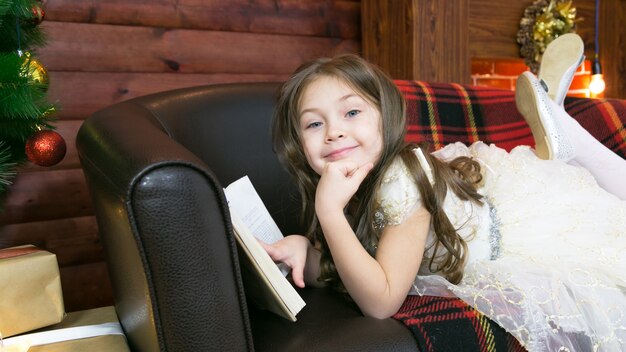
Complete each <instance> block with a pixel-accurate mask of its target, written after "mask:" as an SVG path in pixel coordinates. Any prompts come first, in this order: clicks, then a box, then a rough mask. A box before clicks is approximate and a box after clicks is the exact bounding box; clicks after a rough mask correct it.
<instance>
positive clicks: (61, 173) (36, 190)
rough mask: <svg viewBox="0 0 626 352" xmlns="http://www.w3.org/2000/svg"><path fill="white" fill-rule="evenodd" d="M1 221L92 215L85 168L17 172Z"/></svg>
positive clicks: (13, 222) (11, 222) (5, 222)
mask: <svg viewBox="0 0 626 352" xmlns="http://www.w3.org/2000/svg"><path fill="white" fill-rule="evenodd" d="M4 206H5V209H4V212H3V213H2V214H0V225H8V224H21V223H28V222H33V221H45V220H56V219H65V218H73V217H78V216H88V215H93V208H92V206H91V200H90V199H89V192H88V190H87V184H86V182H85V177H84V175H83V171H82V169H68V170H53V171H41V172H22V173H18V175H17V177H16V178H15V180H14V182H13V184H12V185H11V187H10V188H9V190H8V192H7V199H6V201H5V203H4Z"/></svg>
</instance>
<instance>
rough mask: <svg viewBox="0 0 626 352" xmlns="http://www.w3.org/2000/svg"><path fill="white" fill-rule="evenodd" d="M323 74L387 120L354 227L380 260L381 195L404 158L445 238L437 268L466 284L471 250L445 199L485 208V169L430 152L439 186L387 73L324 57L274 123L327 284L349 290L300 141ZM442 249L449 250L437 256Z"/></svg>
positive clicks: (286, 95) (294, 85) (286, 98)
mask: <svg viewBox="0 0 626 352" xmlns="http://www.w3.org/2000/svg"><path fill="white" fill-rule="evenodd" d="M319 77H334V78H337V79H339V80H341V81H342V82H344V83H346V84H348V85H349V86H350V87H351V88H352V89H353V90H354V91H355V92H356V93H357V94H359V95H360V96H361V97H362V98H363V99H365V100H367V101H368V102H369V103H370V104H372V105H373V106H374V107H376V108H377V109H378V111H379V112H380V115H381V118H382V138H383V149H382V152H381V155H380V158H379V160H378V162H377V163H376V165H374V168H373V169H372V171H370V173H369V174H368V176H367V177H366V178H365V180H364V181H363V182H362V184H361V186H360V187H359V189H358V191H357V192H356V193H355V195H354V196H353V197H352V200H351V201H350V203H349V204H348V209H349V211H348V215H349V218H350V224H351V226H352V228H353V229H354V230H355V233H356V235H357V238H358V239H359V241H360V242H361V244H362V245H363V247H364V248H365V249H366V250H367V251H368V252H369V253H370V255H372V256H374V255H375V252H376V246H377V245H378V240H379V238H380V235H381V232H382V230H381V228H380V227H378V226H375V225H374V214H375V213H376V211H377V210H378V209H377V208H378V206H377V199H376V192H375V190H377V189H378V188H379V187H380V184H381V181H382V179H383V176H384V175H385V172H386V171H387V169H388V168H389V166H390V165H391V164H392V162H393V161H394V160H395V159H396V157H401V158H402V160H403V161H404V163H405V164H406V165H407V167H408V169H409V171H410V172H411V174H412V175H414V177H415V183H416V185H417V188H418V190H419V193H420V196H421V201H422V203H423V205H424V207H425V208H426V210H427V211H428V212H429V213H430V214H431V216H432V223H433V228H434V231H435V234H436V236H437V241H436V243H435V245H434V254H433V256H432V258H431V262H430V269H431V271H433V272H436V271H441V272H443V273H444V275H446V277H447V278H448V280H450V281H451V282H453V283H458V282H459V281H460V280H461V278H462V273H463V266H464V264H465V258H466V252H467V245H466V243H465V241H464V240H463V238H461V236H459V234H458V233H457V229H455V228H454V226H453V225H452V223H451V222H450V220H449V219H448V217H447V216H446V214H445V213H444V211H443V201H444V199H445V196H446V192H447V190H448V187H449V188H450V189H451V190H452V191H453V192H454V193H455V194H457V196H458V197H459V198H461V199H463V200H471V201H475V202H478V203H479V202H480V198H481V196H480V195H479V194H478V193H477V192H476V188H475V185H476V184H477V183H478V182H480V180H481V176H480V165H479V164H478V163H477V162H476V161H474V160H472V159H470V158H467V157H460V158H457V159H455V160H453V161H451V162H450V163H449V164H448V163H445V162H442V161H440V160H438V159H437V158H434V157H431V156H430V154H429V153H424V154H425V156H426V158H427V160H428V162H429V164H430V165H431V167H432V170H433V174H434V177H435V179H436V180H437V182H435V184H434V186H431V184H430V182H429V181H428V178H427V176H426V174H425V172H424V171H423V170H422V168H421V166H420V165H419V163H418V162H417V161H416V158H415V155H414V154H413V151H412V150H413V149H414V148H415V145H409V144H407V143H406V142H405V134H406V105H405V102H404V98H403V96H402V94H401V93H400V91H399V89H398V88H397V86H396V85H395V84H394V83H393V81H392V80H391V79H390V78H389V77H388V76H387V75H386V74H385V73H384V72H383V71H381V70H380V69H378V68H377V67H376V66H374V65H372V64H370V63H368V62H367V61H365V60H364V59H362V58H360V57H358V56H356V55H352V54H344V55H340V56H337V57H334V58H321V59H317V60H314V61H311V62H308V63H305V64H304V65H302V66H300V67H299V68H298V69H297V70H296V71H295V72H294V74H293V75H292V76H291V78H290V79H289V80H288V81H287V82H285V83H284V84H283V86H282V88H281V91H280V95H279V97H278V101H277V105H276V110H275V115H274V120H273V126H272V129H273V130H272V135H273V147H274V151H275V152H276V153H277V154H278V157H279V158H280V160H281V162H282V163H283V165H284V166H285V167H286V168H287V170H288V171H289V172H290V173H291V175H292V176H293V177H294V178H295V180H296V183H297V185H298V189H299V191H300V194H301V197H302V217H303V219H304V220H305V221H307V223H306V225H307V233H306V234H307V237H309V239H311V240H313V241H314V242H317V243H319V244H320V246H321V253H322V256H321V262H320V268H321V276H320V278H319V279H320V280H323V281H326V282H328V283H330V284H332V285H334V286H336V287H339V288H342V287H343V286H342V285H341V281H340V279H339V275H338V274H337V270H336V268H335V265H334V262H333V259H332V254H331V253H330V250H329V248H328V245H327V244H326V240H325V238H324V235H323V233H322V231H321V228H320V226H319V221H318V219H317V216H316V214H315V204H314V203H315V190H316V187H317V183H318V181H319V175H318V174H317V173H316V172H315V171H313V169H312V168H311V167H310V166H309V164H308V162H307V159H306V156H305V154H304V150H303V148H302V144H301V142H300V129H299V126H300V121H299V116H300V114H299V111H300V102H301V99H302V95H303V93H304V91H305V89H306V87H307V86H308V85H309V84H310V83H311V82H313V81H315V80H316V79H317V78H319ZM422 147H423V148H424V146H422ZM424 151H427V150H426V149H424ZM357 214H358V215H357ZM440 246H443V247H444V248H445V249H446V250H447V252H446V253H444V254H443V255H441V256H437V255H436V254H437V251H438V249H439V247H440ZM435 258H437V260H435Z"/></svg>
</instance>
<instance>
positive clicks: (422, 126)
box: [395, 80, 626, 159]
mask: <svg viewBox="0 0 626 352" xmlns="http://www.w3.org/2000/svg"><path fill="white" fill-rule="evenodd" d="M395 82H396V84H397V86H398V87H399V88H400V91H401V92H402V93H403V94H404V96H405V99H406V102H407V119H408V129H407V140H408V141H411V142H428V143H429V144H431V146H432V147H433V148H434V149H439V148H441V147H443V146H444V145H446V144H449V143H453V142H457V141H458V142H463V143H466V144H471V143H473V142H476V141H479V140H480V141H483V142H485V143H494V144H496V145H497V146H499V147H500V148H503V149H506V150H511V149H513V147H515V146H517V145H530V146H534V140H533V137H532V133H531V132H530V128H529V127H528V125H527V124H526V122H525V121H524V118H523V117H522V115H520V113H519V112H518V111H517V108H516V107H515V93H514V92H511V91H508V90H502V89H496V88H488V87H477V86H469V85H461V84H455V83H429V82H423V81H409V80H397V81H395ZM565 109H566V110H567V112H568V113H569V114H570V115H572V116H573V117H574V118H575V119H576V120H578V122H579V123H580V124H581V125H582V126H583V127H585V129H587V130H588V131H589V132H590V133H591V134H592V135H593V136H594V137H596V139H598V140H599V141H601V142H602V143H604V144H605V145H606V146H607V147H609V148H610V149H611V150H613V151H614V152H615V153H617V154H618V155H620V156H621V157H622V158H625V159H626V128H625V127H624V126H625V125H626V100H620V99H585V98H569V97H568V98H566V99H565Z"/></svg>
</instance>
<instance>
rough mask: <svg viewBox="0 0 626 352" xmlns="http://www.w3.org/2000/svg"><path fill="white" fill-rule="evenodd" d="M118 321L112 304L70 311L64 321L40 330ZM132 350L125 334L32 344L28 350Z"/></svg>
mask: <svg viewBox="0 0 626 352" xmlns="http://www.w3.org/2000/svg"><path fill="white" fill-rule="evenodd" d="M116 321H117V314H116V313H115V308H113V307H112V306H109V307H102V308H95V309H89V310H83V311H80V312H72V313H68V314H67V316H66V317H65V319H63V322H61V323H59V324H56V325H54V326H50V327H47V328H45V329H41V330H37V332H40V331H51V330H56V329H64V328H73V327H78V326H87V325H97V324H103V323H111V322H116ZM85 351H89V352H105V351H106V352H109V351H115V352H130V349H129V348H128V345H127V343H126V337H125V336H123V335H104V336H96V337H90V338H85V339H79V340H70V341H63V342H57V343H51V344H48V345H42V346H32V347H31V348H30V349H29V350H28V352H85Z"/></svg>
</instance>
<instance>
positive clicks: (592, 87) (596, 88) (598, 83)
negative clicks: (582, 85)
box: [589, 0, 606, 96]
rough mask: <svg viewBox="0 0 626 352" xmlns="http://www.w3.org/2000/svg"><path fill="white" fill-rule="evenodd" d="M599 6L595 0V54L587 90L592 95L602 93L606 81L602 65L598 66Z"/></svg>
mask: <svg viewBox="0 0 626 352" xmlns="http://www.w3.org/2000/svg"><path fill="white" fill-rule="evenodd" d="M599 6H600V0H596V23H595V48H596V51H595V55H594V58H593V64H592V66H591V81H590V82H589V92H590V93H591V94H592V96H597V95H599V94H602V92H604V89H605V88H606V83H604V76H603V75H602V67H601V66H600V59H599V55H598V53H599V51H600V50H599V47H600V44H599V43H598V27H599V25H598V24H599V16H598V13H599V12H600V11H599V10H598V9H599Z"/></svg>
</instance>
